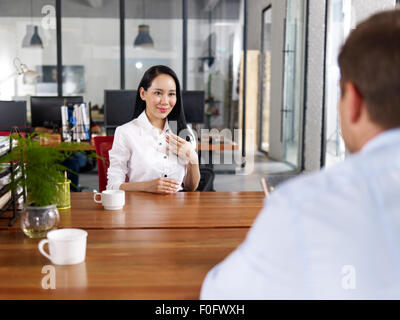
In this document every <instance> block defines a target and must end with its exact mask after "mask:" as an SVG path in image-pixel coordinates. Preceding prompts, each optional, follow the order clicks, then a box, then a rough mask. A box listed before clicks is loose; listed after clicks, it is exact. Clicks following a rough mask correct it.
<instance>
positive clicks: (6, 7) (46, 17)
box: [0, 0, 57, 100]
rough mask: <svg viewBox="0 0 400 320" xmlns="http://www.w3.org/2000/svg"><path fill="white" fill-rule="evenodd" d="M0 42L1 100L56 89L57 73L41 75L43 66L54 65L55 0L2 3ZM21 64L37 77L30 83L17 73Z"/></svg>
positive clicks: (0, 6)
mask: <svg viewBox="0 0 400 320" xmlns="http://www.w3.org/2000/svg"><path fill="white" fill-rule="evenodd" d="M0 42H1V44H2V45H1V46H0V70H1V75H0V100H11V99H20V98H21V97H23V96H27V95H39V94H43V93H45V92H46V93H47V91H48V88H49V87H51V86H52V84H54V85H55V88H56V85H57V83H56V81H54V82H53V79H56V78H57V74H56V73H55V74H54V73H51V74H50V75H47V74H44V73H43V66H45V65H56V64H57V53H56V44H57V36H56V25H55V1H54V0H49V1H46V3H44V2H43V1H40V0H30V1H29V0H26V1H12V0H9V1H1V2H0ZM21 64H24V65H26V67H27V68H28V69H30V70H32V71H35V72H38V73H39V75H40V78H39V79H37V81H36V82H33V81H30V79H27V78H26V77H24V76H23V75H22V74H18V72H19V71H20V70H21V68H20V67H21ZM49 94H52V95H56V94H57V90H55V91H54V92H51V93H49Z"/></svg>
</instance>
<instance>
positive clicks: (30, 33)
mask: <svg viewBox="0 0 400 320" xmlns="http://www.w3.org/2000/svg"><path fill="white" fill-rule="evenodd" d="M22 47H23V48H32V47H39V48H43V42H42V39H41V38H40V36H39V32H38V26H35V25H34V24H33V3H32V0H31V24H28V25H27V26H26V35H25V37H24V39H23V40H22Z"/></svg>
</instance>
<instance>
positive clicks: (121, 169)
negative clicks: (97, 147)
mask: <svg viewBox="0 0 400 320" xmlns="http://www.w3.org/2000/svg"><path fill="white" fill-rule="evenodd" d="M188 130H189V132H190V133H191V134H192V136H193V137H194V135H193V132H192V131H191V129H190V128H188ZM170 132H171V130H170V127H169V125H168V121H165V126H164V129H163V130H162V132H161V133H160V131H159V129H157V128H156V127H154V126H153V125H152V124H151V123H150V121H149V119H148V118H147V115H146V112H145V111H143V112H142V113H141V114H140V116H139V117H138V118H136V119H133V120H132V121H130V122H128V123H125V124H124V125H122V126H119V127H117V129H116V130H115V134H114V142H113V146H112V149H111V150H110V151H109V158H110V167H109V168H108V171H107V179H108V182H107V189H108V190H110V189H111V190H118V189H119V187H120V185H121V184H122V183H124V182H125V177H126V176H128V178H129V182H140V181H148V180H153V179H157V178H160V177H167V178H170V179H174V180H176V181H178V182H179V183H180V184H182V182H183V180H184V178H185V175H186V170H187V165H186V164H185V163H184V162H183V161H182V160H181V159H180V158H178V157H177V156H176V155H175V154H173V153H172V152H169V151H167V148H166V147H167V142H166V141H165V137H166V135H168V134H169V133H170ZM191 143H192V144H193V145H194V147H195V148H196V142H195V139H192V140H191ZM181 189H182V187H181V186H180V187H179V189H178V190H177V191H179V190H181Z"/></svg>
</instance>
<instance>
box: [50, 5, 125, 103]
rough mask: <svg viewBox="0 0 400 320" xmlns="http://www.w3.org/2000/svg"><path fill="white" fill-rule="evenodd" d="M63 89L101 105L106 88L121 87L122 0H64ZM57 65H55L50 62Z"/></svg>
mask: <svg viewBox="0 0 400 320" xmlns="http://www.w3.org/2000/svg"><path fill="white" fill-rule="evenodd" d="M61 13H62V34H61V38H62V81H63V85H62V92H63V95H64V96H76V95H82V96H84V99H85V102H90V103H91V105H92V108H94V109H95V110H96V109H97V108H99V109H101V107H102V106H103V103H104V89H119V87H120V79H119V74H120V73H119V67H120V54H119V42H120V41H119V1H118V0H110V1H107V2H104V3H103V4H102V5H101V6H90V5H88V4H84V3H83V2H81V3H80V2H76V1H71V0H64V1H61ZM50 67H56V66H50Z"/></svg>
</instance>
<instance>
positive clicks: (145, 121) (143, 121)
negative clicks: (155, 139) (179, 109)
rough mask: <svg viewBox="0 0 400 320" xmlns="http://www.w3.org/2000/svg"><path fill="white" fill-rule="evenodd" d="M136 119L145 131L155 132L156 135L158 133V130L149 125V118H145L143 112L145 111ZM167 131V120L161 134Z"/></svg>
mask: <svg viewBox="0 0 400 320" xmlns="http://www.w3.org/2000/svg"><path fill="white" fill-rule="evenodd" d="M137 119H138V121H139V123H140V124H141V125H142V126H143V127H144V128H145V129H148V130H157V133H158V129H157V128H156V127H154V126H153V125H152V124H151V122H150V120H149V118H148V117H147V114H146V111H145V110H143V112H142V113H141V114H140V115H139V117H138V118H137ZM169 131H170V128H169V125H168V119H167V120H166V121H165V124H164V129H163V131H162V132H163V133H169Z"/></svg>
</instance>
